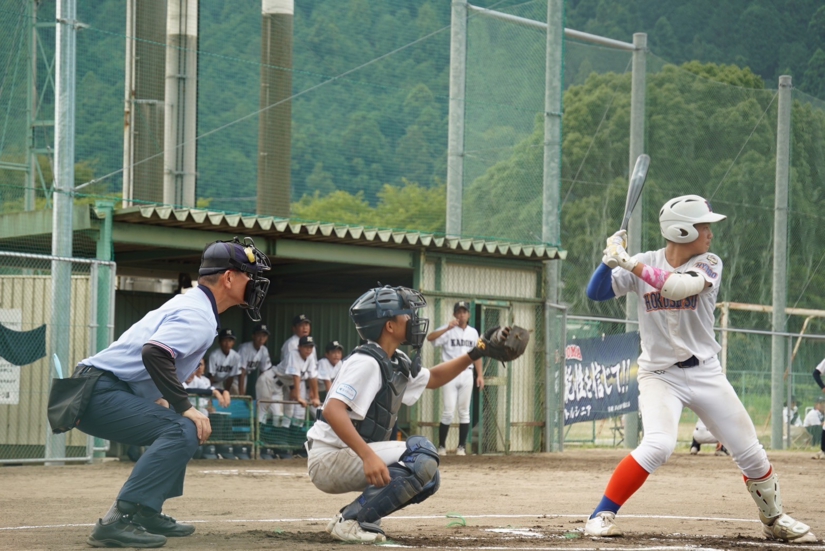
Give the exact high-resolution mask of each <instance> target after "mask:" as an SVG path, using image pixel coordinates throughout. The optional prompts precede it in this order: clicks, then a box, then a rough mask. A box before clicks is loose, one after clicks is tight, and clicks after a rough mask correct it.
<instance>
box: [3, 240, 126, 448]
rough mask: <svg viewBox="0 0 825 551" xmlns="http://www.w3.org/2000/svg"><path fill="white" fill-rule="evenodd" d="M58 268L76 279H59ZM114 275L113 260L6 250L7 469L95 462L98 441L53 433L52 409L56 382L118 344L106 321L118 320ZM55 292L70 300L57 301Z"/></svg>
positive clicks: (5, 415)
mask: <svg viewBox="0 0 825 551" xmlns="http://www.w3.org/2000/svg"><path fill="white" fill-rule="evenodd" d="M56 268H60V269H62V270H63V271H64V273H66V274H68V275H69V278H70V279H69V280H64V281H61V280H60V279H59V278H56V277H54V276H53V271H54V270H55V269H56ZM113 273H114V264H113V263H111V262H99V261H88V260H83V259H63V258H56V257H49V256H39V255H30V254H20V253H10V252H3V251H0V463H22V462H42V461H44V460H46V459H48V460H54V461H62V460H71V461H85V460H91V459H92V456H93V452H94V451H95V443H94V439H93V438H92V437H90V436H87V435H85V434H83V433H81V432H80V431H71V432H69V433H67V434H66V435H57V436H54V435H52V434H51V428H50V427H49V424H48V420H47V417H46V410H47V403H48V397H49V389H50V387H51V381H52V378H55V377H56V378H62V377H69V376H71V373H72V371H73V370H74V366H75V365H77V364H78V363H79V362H80V361H81V360H82V359H84V358H86V357H88V356H91V355H92V354H93V353H94V352H96V351H97V350H98V345H99V342H100V339H106V340H107V341H108V340H109V339H111V333H112V331H113V326H111V325H101V324H100V321H99V320H100V319H112V318H111V317H110V316H109V314H110V311H109V310H108V309H109V308H110V305H112V304H113V300H112V299H113V295H114V293H113V286H112V285H107V284H106V283H108V278H109V277H111V275H113ZM102 278H106V280H103V279H102ZM63 283H65V284H66V287H67V288H65V289H63V290H61V289H60V287H59V286H61V285H62V284H63ZM53 289H56V290H57V291H60V294H61V295H63V298H64V299H65V300H52V297H53V296H55V295H54V294H53ZM102 289H112V293H111V294H110V295H106V296H103V293H101V292H100V290H102ZM104 310H105V312H104ZM99 314H105V315H99ZM55 357H57V358H59V361H57V362H56V361H55V360H54V358H55ZM104 445H105V444H104V443H103V442H99V443H98V447H99V448H102V447H104Z"/></svg>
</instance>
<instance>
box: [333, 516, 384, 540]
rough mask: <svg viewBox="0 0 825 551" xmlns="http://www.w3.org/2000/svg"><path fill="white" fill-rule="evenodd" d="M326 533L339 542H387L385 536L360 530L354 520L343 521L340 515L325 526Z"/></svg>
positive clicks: (359, 526)
mask: <svg viewBox="0 0 825 551" xmlns="http://www.w3.org/2000/svg"><path fill="white" fill-rule="evenodd" d="M327 532H329V533H330V534H331V535H332V537H333V538H335V539H337V540H341V541H350V542H360V543H381V542H384V541H387V536H385V535H384V534H382V533H380V532H368V531H367V530H364V529H363V528H361V525H360V524H358V521H356V520H344V517H343V516H342V515H341V513H338V514H337V515H335V518H334V519H332V520H331V521H330V523H329V524H327Z"/></svg>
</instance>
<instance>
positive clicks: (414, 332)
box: [349, 285, 430, 348]
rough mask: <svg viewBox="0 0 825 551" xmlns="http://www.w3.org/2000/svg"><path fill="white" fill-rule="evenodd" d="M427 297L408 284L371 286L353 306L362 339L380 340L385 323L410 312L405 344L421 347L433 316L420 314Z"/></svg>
mask: <svg viewBox="0 0 825 551" xmlns="http://www.w3.org/2000/svg"><path fill="white" fill-rule="evenodd" d="M426 305H427V301H426V300H425V299H424V297H423V296H422V295H421V293H419V292H418V291H415V290H413V289H410V288H408V287H390V286H389V285H385V286H384V287H376V288H375V289H370V290H369V291H367V292H366V293H364V294H363V295H361V296H360V297H359V298H358V300H356V301H355V302H354V303H353V305H352V306H351V307H350V309H349V317H350V318H351V319H352V321H353V322H354V323H355V329H356V330H357V331H358V334H359V335H360V336H361V338H362V339H365V340H368V341H377V340H378V338H379V337H380V336H381V332H382V331H383V330H384V324H385V323H387V322H388V321H389V320H391V319H392V318H394V317H395V316H399V315H403V314H407V315H408V316H410V319H409V321H408V322H407V334H406V335H405V339H406V340H405V341H404V342H403V343H402V344H409V345H412V346H414V347H417V348H420V347H421V345H423V344H424V337H426V336H427V328H428V327H429V325H430V320H428V319H427V318H419V317H418V309H419V308H423V307H424V306H426Z"/></svg>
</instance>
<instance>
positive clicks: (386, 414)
mask: <svg viewBox="0 0 825 551" xmlns="http://www.w3.org/2000/svg"><path fill="white" fill-rule="evenodd" d="M352 353H353V354H366V355H368V356H372V357H373V358H375V359H376V360H377V361H378V365H379V366H380V368H381V390H379V391H378V394H376V395H375V399H374V400H373V401H372V404H370V407H369V409H368V410H367V415H366V416H365V417H364V420H363V421H353V425H355V429H356V430H357V431H358V434H360V435H361V438H363V439H364V441H365V442H367V443H368V444H369V443H370V442H386V441H387V440H389V439H390V434H392V428H393V427H394V426H395V420H396V418H397V417H398V410H399V409H400V408H401V398H403V397H404V391H405V390H406V389H407V383H408V382H409V380H410V363H411V362H410V359H409V358H408V357H407V355H406V354H404V353H402V352H396V353H395V354H393V356H392V360H395V362H393V361H392V360H391V359H390V358H389V356H387V353H386V352H384V350H383V349H382V348H381V347H380V346H378V345H376V344H372V343H369V344H365V345H363V346H359V347H358V348H356V349H355V350H353V351H352Z"/></svg>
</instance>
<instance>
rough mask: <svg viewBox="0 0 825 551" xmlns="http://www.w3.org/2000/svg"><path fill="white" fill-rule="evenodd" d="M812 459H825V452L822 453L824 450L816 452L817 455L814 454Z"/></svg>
mask: <svg viewBox="0 0 825 551" xmlns="http://www.w3.org/2000/svg"><path fill="white" fill-rule="evenodd" d="M811 459H825V452H824V451H822V450H819V451H818V452H816V453H815V454H813V455H812V456H811Z"/></svg>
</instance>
